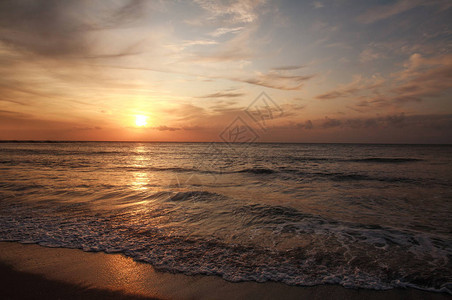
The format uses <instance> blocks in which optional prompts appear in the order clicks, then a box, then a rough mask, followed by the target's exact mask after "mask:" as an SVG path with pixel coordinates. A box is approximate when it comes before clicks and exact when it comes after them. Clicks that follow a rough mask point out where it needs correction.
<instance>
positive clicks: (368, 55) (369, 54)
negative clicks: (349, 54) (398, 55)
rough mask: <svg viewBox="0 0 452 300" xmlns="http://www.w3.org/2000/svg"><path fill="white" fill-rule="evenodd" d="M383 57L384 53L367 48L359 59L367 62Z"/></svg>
mask: <svg viewBox="0 0 452 300" xmlns="http://www.w3.org/2000/svg"><path fill="white" fill-rule="evenodd" d="M382 57H383V55H381V54H380V53H378V52H375V50H372V49H365V50H363V51H362V52H361V53H360V54H359V61H360V62H362V63H366V62H370V61H373V60H377V59H380V58H382Z"/></svg>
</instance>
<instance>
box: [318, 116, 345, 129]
mask: <svg viewBox="0 0 452 300" xmlns="http://www.w3.org/2000/svg"><path fill="white" fill-rule="evenodd" d="M341 125H342V121H341V120H337V119H330V118H328V117H325V121H324V122H323V123H322V125H321V127H322V128H334V127H339V126H341Z"/></svg>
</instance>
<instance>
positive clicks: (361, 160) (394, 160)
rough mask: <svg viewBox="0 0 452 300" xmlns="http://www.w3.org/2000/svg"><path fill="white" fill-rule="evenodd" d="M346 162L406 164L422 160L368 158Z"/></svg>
mask: <svg viewBox="0 0 452 300" xmlns="http://www.w3.org/2000/svg"><path fill="white" fill-rule="evenodd" d="M346 161H351V162H365V163H385V164H388V163H394V164H397V163H408V162H418V161H422V159H418V158H384V157H369V158H361V159H350V160H346Z"/></svg>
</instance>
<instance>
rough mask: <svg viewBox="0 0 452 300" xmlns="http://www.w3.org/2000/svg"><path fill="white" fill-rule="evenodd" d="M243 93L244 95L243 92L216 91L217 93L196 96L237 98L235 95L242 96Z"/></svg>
mask: <svg viewBox="0 0 452 300" xmlns="http://www.w3.org/2000/svg"><path fill="white" fill-rule="evenodd" d="M244 95H245V94H244V93H234V92H218V93H213V94H208V95H204V96H200V97H197V98H237V97H242V96H244Z"/></svg>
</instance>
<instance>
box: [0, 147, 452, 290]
mask: <svg viewBox="0 0 452 300" xmlns="http://www.w3.org/2000/svg"><path fill="white" fill-rule="evenodd" d="M0 174H1V175H0V241H17V242H21V243H37V244H39V245H42V246H47V247H64V248H77V249H82V250H83V251H103V252H106V253H122V254H123V255H125V256H128V257H132V258H133V259H135V260H137V261H142V262H147V263H149V264H151V265H153V266H154V267H155V268H156V269H158V270H162V271H168V272H181V273H184V274H188V275H194V274H204V275H217V276H221V277H223V278H224V279H226V280H228V281H233V282H238V281H257V282H266V281H276V282H283V283H286V284H289V285H301V286H312V285H319V284H340V285H343V286H345V287H350V288H366V289H390V288H394V287H415V288H419V289H424V290H430V291H438V292H446V293H451V291H452V263H451V258H452V234H451V231H452V218H451V215H452V205H451V204H452V146H446V145H443V146H441V145H367V144H366V145H361V144H226V143H133V142H131V143H128V142H121V143H114V142H68V143H64V142H61V143H60V142H58V143H0Z"/></svg>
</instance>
